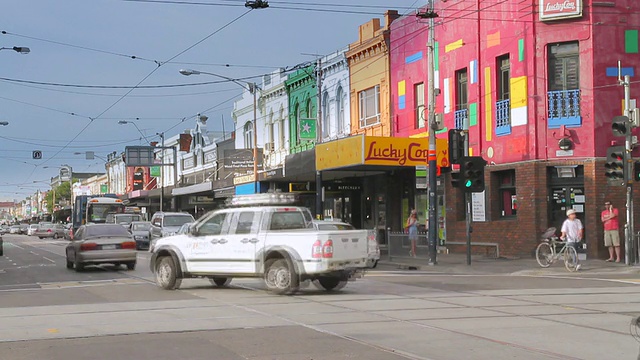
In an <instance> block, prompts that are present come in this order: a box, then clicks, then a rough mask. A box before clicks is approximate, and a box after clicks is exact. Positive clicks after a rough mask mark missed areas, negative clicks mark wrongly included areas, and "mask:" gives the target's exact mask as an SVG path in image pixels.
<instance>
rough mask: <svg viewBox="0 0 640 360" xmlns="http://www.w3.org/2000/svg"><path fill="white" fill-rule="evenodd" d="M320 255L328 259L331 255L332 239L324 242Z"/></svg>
mask: <svg viewBox="0 0 640 360" xmlns="http://www.w3.org/2000/svg"><path fill="white" fill-rule="evenodd" d="M322 257H323V258H325V259H330V258H332V257H333V241H332V240H331V239H329V240H327V241H325V242H324V245H322Z"/></svg>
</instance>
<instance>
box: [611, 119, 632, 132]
mask: <svg viewBox="0 0 640 360" xmlns="http://www.w3.org/2000/svg"><path fill="white" fill-rule="evenodd" d="M611 130H612V131H613V136H627V135H629V134H631V122H630V121H629V118H628V117H626V116H616V117H614V118H613V122H612V123H611Z"/></svg>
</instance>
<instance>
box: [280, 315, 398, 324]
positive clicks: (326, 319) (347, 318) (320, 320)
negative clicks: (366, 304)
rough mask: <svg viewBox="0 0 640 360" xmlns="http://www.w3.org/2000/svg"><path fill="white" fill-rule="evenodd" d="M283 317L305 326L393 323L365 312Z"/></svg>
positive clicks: (385, 318)
mask: <svg viewBox="0 0 640 360" xmlns="http://www.w3.org/2000/svg"><path fill="white" fill-rule="evenodd" d="M283 317H285V318H287V319H290V320H292V321H295V322H297V323H301V324H306V325H328V324H351V323H356V324H362V323H367V322H384V321H395V320H393V319H389V318H387V317H384V316H381V315H376V314H374V313H365V312H352V313H349V314H348V315H347V314H345V313H324V314H296V315H283Z"/></svg>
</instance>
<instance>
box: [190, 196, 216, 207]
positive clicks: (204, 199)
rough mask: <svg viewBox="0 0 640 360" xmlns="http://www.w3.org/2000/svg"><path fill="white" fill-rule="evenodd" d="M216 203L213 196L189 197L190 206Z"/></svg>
mask: <svg viewBox="0 0 640 360" xmlns="http://www.w3.org/2000/svg"><path fill="white" fill-rule="evenodd" d="M214 202H215V199H214V197H213V196H189V204H190V205H200V204H213V203H214Z"/></svg>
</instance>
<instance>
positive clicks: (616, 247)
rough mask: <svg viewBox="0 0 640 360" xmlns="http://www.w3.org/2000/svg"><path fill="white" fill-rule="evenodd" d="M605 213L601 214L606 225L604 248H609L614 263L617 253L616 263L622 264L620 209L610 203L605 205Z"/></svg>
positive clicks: (609, 259) (610, 257) (610, 258)
mask: <svg viewBox="0 0 640 360" xmlns="http://www.w3.org/2000/svg"><path fill="white" fill-rule="evenodd" d="M604 207H605V209H604V211H603V212H602V213H601V214H600V219H601V220H602V223H603V224H604V246H606V247H607V248H609V258H608V259H607V261H609V262H611V261H613V254H614V251H615V255H616V259H615V261H616V262H618V263H619V262H620V233H619V232H618V227H619V224H618V209H616V208H614V207H613V205H611V202H610V201H607V202H605V203H604Z"/></svg>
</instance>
